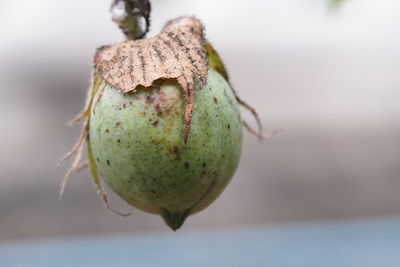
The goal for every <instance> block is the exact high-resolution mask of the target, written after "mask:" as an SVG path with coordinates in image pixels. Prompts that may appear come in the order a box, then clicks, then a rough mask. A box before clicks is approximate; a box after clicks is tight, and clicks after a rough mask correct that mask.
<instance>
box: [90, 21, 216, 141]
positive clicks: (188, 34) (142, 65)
mask: <svg viewBox="0 0 400 267" xmlns="http://www.w3.org/2000/svg"><path fill="white" fill-rule="evenodd" d="M95 66H96V70H97V71H99V73H100V74H101V76H102V77H103V79H105V80H106V81H107V82H108V83H110V84H111V85H113V86H115V87H116V88H118V89H120V90H121V91H122V92H124V93H127V92H132V91H135V90H137V87H138V86H139V85H141V86H144V87H149V86H151V85H153V83H154V82H155V81H157V80H160V79H176V80H177V82H178V83H179V85H180V86H181V87H182V89H183V92H184V95H185V103H186V107H185V142H187V139H188V137H189V132H190V124H191V120H192V111H193V105H194V96H195V86H194V84H195V80H196V79H198V80H199V81H200V84H201V86H202V87H203V86H205V85H206V83H207V73H208V60H207V54H206V48H205V38H204V35H203V26H202V24H201V22H200V21H199V20H198V19H196V18H193V17H183V18H178V19H175V20H172V21H170V22H169V23H167V25H166V26H165V27H164V29H163V31H162V33H161V34H159V35H157V36H156V37H153V38H148V39H141V40H133V41H127V42H124V43H120V44H117V45H113V46H105V47H101V48H99V49H98V50H97V52H96V55H95Z"/></svg>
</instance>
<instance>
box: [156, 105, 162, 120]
mask: <svg viewBox="0 0 400 267" xmlns="http://www.w3.org/2000/svg"><path fill="white" fill-rule="evenodd" d="M155 109H156V113H157V116H158V117H162V115H163V113H162V111H161V107H160V104H157V105H155Z"/></svg>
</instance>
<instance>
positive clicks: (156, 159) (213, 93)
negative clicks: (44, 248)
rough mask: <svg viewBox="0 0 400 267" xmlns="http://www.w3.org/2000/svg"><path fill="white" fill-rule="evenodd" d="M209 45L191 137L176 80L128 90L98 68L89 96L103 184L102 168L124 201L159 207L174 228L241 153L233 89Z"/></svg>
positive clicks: (93, 151) (226, 176)
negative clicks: (186, 131) (111, 81)
mask: <svg viewBox="0 0 400 267" xmlns="http://www.w3.org/2000/svg"><path fill="white" fill-rule="evenodd" d="M206 50H207V56H208V61H209V72H208V77H207V78H208V82H207V85H206V86H205V87H204V88H196V89H197V91H196V95H195V106H194V109H193V118H192V124H191V130H190V138H189V140H188V142H187V143H186V144H185V142H184V131H183V130H182V129H184V123H185V122H184V115H183V114H184V98H183V96H182V89H181V88H180V87H179V85H178V84H177V83H176V82H175V81H174V80H168V81H163V82H161V83H159V84H156V85H154V86H152V87H149V88H140V89H139V90H137V91H136V92H130V93H126V94H124V93H121V92H120V90H118V88H115V87H114V86H112V85H110V84H109V83H107V82H106V81H105V80H103V79H102V78H101V75H100V74H99V73H95V79H94V87H93V90H92V96H91V98H92V99H91V100H90V103H91V104H90V114H89V118H88V129H89V135H88V136H89V137H90V138H89V139H88V140H89V142H88V155H89V162H90V167H91V169H92V175H93V178H94V181H95V184H96V185H97V186H98V187H99V191H102V188H101V184H100V177H99V176H101V177H103V178H104V180H105V181H106V183H107V184H108V185H109V186H110V187H111V188H112V189H113V190H114V192H115V193H117V194H118V195H119V196H120V197H121V198H123V199H124V200H125V201H126V202H128V203H129V204H131V205H132V206H135V207H137V208H139V209H141V210H144V211H146V212H149V213H154V214H159V215H161V216H162V217H163V219H164V220H165V222H166V223H167V224H168V225H169V226H170V227H171V228H172V229H174V230H176V229H178V228H179V227H180V226H181V225H182V224H183V222H184V221H185V219H186V218H187V217H188V216H189V215H191V214H194V213H196V212H199V211H201V210H203V209H204V208H206V207H207V206H208V205H210V204H211V203H212V202H213V201H214V200H215V199H216V198H217V197H218V196H219V195H220V194H221V193H222V191H223V190H224V188H225V187H226V186H227V184H228V183H229V181H230V180H231V178H232V176H233V174H234V172H235V170H236V168H237V165H238V163H239V158H240V153H241V146H242V120H241V117H240V112H239V107H238V103H237V100H236V97H235V94H234V91H233V90H232V88H231V86H230V85H229V83H228V81H227V80H226V78H227V74H226V71H225V67H224V65H223V63H222V61H221V59H220V58H219V56H218V54H217V53H216V52H215V50H214V49H213V48H212V46H211V45H210V44H209V43H207V45H206ZM197 86H198V85H197ZM98 90H102V91H103V93H102V96H101V99H100V100H98V102H97V101H95V100H94V97H95V95H96V93H97V91H98Z"/></svg>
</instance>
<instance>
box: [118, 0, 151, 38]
mask: <svg viewBox="0 0 400 267" xmlns="http://www.w3.org/2000/svg"><path fill="white" fill-rule="evenodd" d="M150 12H151V4H150V0H113V3H112V5H111V16H112V20H113V21H114V22H115V23H117V24H118V26H119V28H120V29H121V30H122V32H123V33H124V34H125V36H126V38H127V39H128V40H137V39H141V38H143V37H144V36H145V35H146V33H147V32H148V31H149V28H150Z"/></svg>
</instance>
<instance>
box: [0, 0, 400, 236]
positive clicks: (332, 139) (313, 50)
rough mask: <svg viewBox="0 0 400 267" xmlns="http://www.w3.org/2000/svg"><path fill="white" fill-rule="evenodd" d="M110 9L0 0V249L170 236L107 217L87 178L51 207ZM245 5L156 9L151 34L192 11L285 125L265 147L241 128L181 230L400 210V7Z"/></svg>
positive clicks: (369, 1)
mask: <svg viewBox="0 0 400 267" xmlns="http://www.w3.org/2000/svg"><path fill="white" fill-rule="evenodd" d="M110 2H111V1H110V0H85V1H81V0H68V1H67V0H58V1H53V0H31V1H14V0H1V2H0V84H1V85H2V88H1V90H0V122H1V131H0V242H2V241H8V240H26V239H32V238H55V237H62V236H77V235H97V234H105V233H117V232H120V233H122V232H152V233H154V232H160V233H161V232H169V231H170V229H168V228H167V227H166V226H165V225H164V222H163V221H162V220H161V218H159V217H156V216H154V215H149V214H146V213H144V212H141V211H139V210H134V213H133V215H132V216H131V217H128V218H120V217H116V216H112V215H110V214H109V213H108V212H107V211H105V210H104V209H103V206H102V203H101V202H100V200H99V199H98V197H97V195H96V191H95V189H94V186H93V185H92V181H91V176H90V174H89V172H88V171H83V172H81V173H80V174H78V175H75V176H73V177H72V178H71V179H70V182H69V184H68V186H67V188H66V193H65V195H64V198H63V199H62V200H59V199H58V190H59V184H60V182H61V180H62V177H63V175H64V173H65V171H66V169H67V168H68V166H69V164H70V162H67V163H63V164H62V165H61V166H60V167H57V166H56V164H57V161H58V160H59V159H60V158H61V157H62V156H63V155H64V154H65V153H66V152H67V151H68V150H69V149H70V148H71V147H72V145H73V144H74V143H75V141H76V140H77V137H78V134H79V132H80V127H79V126H75V127H72V128H70V127H66V126H65V123H66V122H68V121H69V120H70V119H72V118H73V117H74V116H75V115H76V114H78V113H79V111H80V110H81V108H82V106H83V104H84V101H85V97H86V92H87V88H88V86H89V77H90V74H91V71H92V63H91V60H92V56H93V53H94V51H95V48H97V47H99V46H101V45H104V44H112V43H117V42H119V41H121V40H122V39H123V36H122V34H121V33H120V31H119V30H118V29H117V27H116V26H115V25H114V24H113V23H112V22H111V20H110V14H109V13H108V10H109V5H110ZM239 2H240V1H229V0H219V1H212V0H207V1H206V0H204V1H196V0H159V1H157V0H153V13H152V29H151V33H150V35H155V34H157V33H158V32H159V31H160V29H161V27H162V25H163V24H164V23H165V22H166V21H167V20H168V19H171V18H174V17H176V16H181V15H196V16H197V17H198V18H200V19H201V20H202V21H203V22H204V24H205V25H206V35H207V38H208V39H209V40H210V41H211V42H212V43H213V45H214V46H215V47H216V48H217V50H218V51H219V52H220V54H221V56H222V57H223V59H224V61H225V62H226V65H227V67H228V70H229V72H230V74H231V79H232V82H233V84H234V86H235V88H236V90H237V91H238V93H239V95H240V96H241V97H242V98H243V99H245V100H246V101H247V102H248V103H251V105H253V106H254V107H255V108H256V109H257V110H258V112H259V114H260V116H261V118H262V121H263V123H264V125H265V127H266V128H268V129H270V130H271V129H284V131H283V132H282V133H280V134H279V135H278V136H276V137H274V138H272V139H270V140H267V141H264V142H263V143H262V144H260V143H259V142H258V140H257V139H256V138H255V137H254V136H251V135H250V134H247V133H246V134H245V140H244V150H243V154H242V160H241V163H240V166H239V168H238V171H237V172H236V175H235V177H234V178H233V180H232V182H231V184H230V185H229V186H228V187H227V189H226V191H225V192H224V193H223V194H222V196H221V197H220V198H219V199H218V200H217V201H216V202H215V203H214V204H212V205H211V206H210V207H209V208H208V209H206V210H205V211H203V212H201V213H199V214H197V215H194V216H192V217H190V218H189V219H188V220H187V221H186V223H185V225H184V227H183V228H182V230H180V231H182V232H186V231H192V230H194V229H205V228H214V229H227V228H228V229H229V228H234V227H254V226H258V225H265V224H267V225H273V224H276V223H287V224H291V223H298V222H304V221H307V222H308V221H322V220H323V221H325V220H337V219H343V218H371V217H376V216H391V215H400V149H399V145H400V105H399V98H400V90H399V87H400V78H399V77H400V75H399V74H400V49H399V47H400V35H399V34H398V29H399V27H400V16H399V15H398V14H400V2H399V1H395V0H380V1H376V0H351V1H348V2H346V3H344V5H342V6H341V7H340V9H337V8H334V7H332V6H331V5H330V3H329V1H327V0H326V1H325V0H263V1H259V0H247V1H245V3H239ZM245 114H246V115H244V117H245V118H247V119H248V120H251V117H250V116H249V115H248V114H247V113H245ZM108 191H109V193H110V194H111V190H110V189H108ZM111 203H112V205H113V206H114V207H115V208H116V209H122V210H128V209H129V207H128V205H126V204H125V203H123V202H122V201H121V200H120V199H119V198H118V197H116V196H114V195H113V196H112V197H111Z"/></svg>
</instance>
